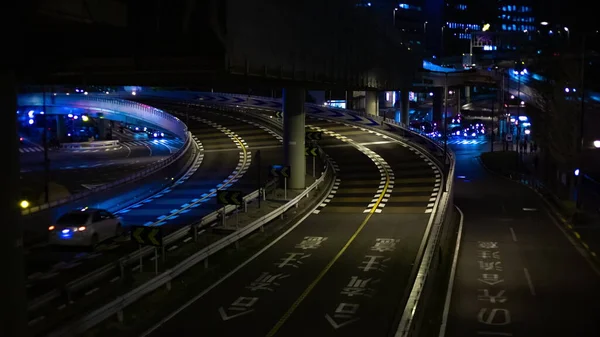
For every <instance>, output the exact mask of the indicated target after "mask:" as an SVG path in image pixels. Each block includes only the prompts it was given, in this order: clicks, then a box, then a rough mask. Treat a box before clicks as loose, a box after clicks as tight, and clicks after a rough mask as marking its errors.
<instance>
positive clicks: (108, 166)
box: [20, 139, 183, 201]
mask: <svg viewBox="0 0 600 337" xmlns="http://www.w3.org/2000/svg"><path fill="white" fill-rule="evenodd" d="M182 145H183V143H182V142H181V141H180V140H178V139H160V140H148V141H145V140H139V141H126V142H123V143H121V146H120V147H119V148H116V149H101V150H85V151H69V152H66V151H54V150H52V151H49V152H48V159H49V160H50V167H49V168H50V172H49V174H50V177H49V178H50V179H49V180H50V181H51V182H52V183H54V184H58V185H60V186H63V187H64V190H65V191H66V192H67V193H70V194H75V193H78V192H81V191H84V190H86V189H91V188H94V187H96V186H98V185H102V184H106V183H110V182H113V181H115V180H118V179H121V178H124V177H126V176H128V175H131V174H134V173H135V172H137V171H139V170H142V169H144V168H145V167H147V166H148V165H150V164H152V163H154V162H156V161H158V160H161V159H164V158H167V157H168V156H170V155H171V154H172V153H174V152H175V151H177V149H178V148H180V147H181V146H182ZM29 148H31V147H24V148H21V150H24V149H29ZM36 149H37V150H38V151H35V152H33V151H29V152H21V156H20V160H21V181H22V186H23V192H24V194H25V195H27V196H28V197H29V198H31V200H32V201H35V200H36V199H37V197H38V196H39V195H41V194H42V193H43V188H44V181H45V177H44V165H43V162H44V153H43V148H41V147H39V148H37V147H36ZM63 193H64V192H63ZM62 197H64V196H56V198H62ZM51 198H54V197H53V196H51Z"/></svg>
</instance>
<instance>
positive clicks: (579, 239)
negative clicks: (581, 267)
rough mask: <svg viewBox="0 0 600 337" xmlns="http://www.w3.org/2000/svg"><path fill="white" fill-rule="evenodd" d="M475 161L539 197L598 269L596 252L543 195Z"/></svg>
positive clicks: (598, 261) (598, 262)
mask: <svg viewBox="0 0 600 337" xmlns="http://www.w3.org/2000/svg"><path fill="white" fill-rule="evenodd" d="M477 161H478V162H479V164H480V165H481V167H483V169H484V170H486V171H487V172H488V173H490V174H492V175H494V176H497V177H500V178H503V179H505V180H508V181H511V182H514V183H517V184H519V185H521V186H525V187H527V188H529V189H530V190H532V191H533V192H535V194H537V195H538V197H540V199H542V201H544V204H545V206H546V210H547V211H548V213H549V214H550V215H551V216H552V218H554V220H556V221H557V222H558V223H559V224H560V225H562V227H561V228H562V229H563V230H565V234H567V235H568V236H569V237H570V238H571V239H573V241H574V242H577V243H578V244H579V245H580V246H581V248H584V250H585V252H586V253H587V254H589V255H590V256H591V260H592V261H593V262H594V264H595V265H596V266H597V267H600V260H599V259H598V255H597V254H596V252H594V251H593V250H592V249H591V248H590V246H589V245H588V244H587V243H585V241H584V240H583V238H582V237H581V234H579V233H578V232H577V231H576V230H575V228H574V227H573V224H572V223H571V222H570V221H568V220H567V219H566V218H565V217H564V216H563V215H562V214H561V213H560V211H559V210H557V209H556V207H555V206H554V205H552V204H551V203H550V202H548V200H547V199H546V198H545V197H544V195H543V194H541V193H540V192H538V191H537V190H536V189H534V188H532V187H531V186H529V185H525V184H523V183H521V182H520V181H517V180H513V179H510V178H508V177H505V176H503V175H501V174H499V173H497V172H495V171H493V170H492V169H490V168H489V167H487V166H486V165H485V164H484V163H483V160H481V156H477Z"/></svg>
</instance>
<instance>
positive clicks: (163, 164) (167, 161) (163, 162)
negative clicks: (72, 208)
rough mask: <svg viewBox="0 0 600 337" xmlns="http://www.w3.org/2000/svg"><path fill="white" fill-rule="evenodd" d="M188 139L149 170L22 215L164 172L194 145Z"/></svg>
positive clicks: (25, 211) (190, 139)
mask: <svg viewBox="0 0 600 337" xmlns="http://www.w3.org/2000/svg"><path fill="white" fill-rule="evenodd" d="M186 138H187V139H186V142H185V144H184V146H182V147H181V148H180V149H179V150H178V151H177V152H175V153H174V154H172V155H171V156H169V157H167V158H164V159H161V160H159V161H157V162H155V163H154V164H152V165H151V166H150V167H149V168H147V169H145V170H142V171H138V172H136V173H134V174H132V175H129V176H127V177H124V178H122V179H119V180H117V181H113V182H112V183H108V184H104V185H101V186H98V187H96V188H93V189H91V190H88V191H84V192H81V193H77V194H74V195H71V196H69V197H67V198H62V199H59V200H55V201H52V202H49V203H46V204H43V205H39V206H34V207H30V208H27V209H24V210H22V211H21V215H23V216H25V215H29V214H33V213H36V212H39V211H43V210H46V209H48V208H52V207H55V206H59V205H63V204H66V203H69V202H73V201H76V200H79V199H83V198H86V197H89V196H90V195H91V194H93V193H96V192H100V191H105V190H108V189H111V188H114V187H116V186H119V185H122V184H126V183H131V182H134V181H136V180H139V179H141V178H144V177H146V176H148V175H150V174H152V173H154V172H157V171H159V170H162V169H163V168H165V167H167V166H169V165H171V164H172V163H173V162H175V161H177V160H178V159H179V158H181V157H182V156H183V155H184V154H185V153H186V152H187V151H188V150H189V149H190V145H191V143H192V138H191V134H190V135H188V137H186Z"/></svg>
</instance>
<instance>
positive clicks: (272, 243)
mask: <svg viewBox="0 0 600 337" xmlns="http://www.w3.org/2000/svg"><path fill="white" fill-rule="evenodd" d="M333 186H334V185H333V184H331V188H329V191H328V192H327V193H325V194H324V197H323V198H322V199H321V200H319V202H317V203H316V206H315V207H313V208H312V209H311V210H309V211H308V212H307V213H306V215H304V216H303V217H302V218H300V220H298V221H297V222H296V223H295V224H294V225H292V227H290V228H289V229H288V230H286V231H285V232H283V233H282V234H281V235H280V236H278V237H277V238H275V239H274V240H273V241H271V242H270V243H269V244H268V245H266V246H265V247H263V248H262V249H261V250H259V251H258V252H256V254H254V255H252V256H251V257H250V258H248V259H247V260H246V261H244V262H242V263H241V264H240V265H239V266H237V267H235V269H233V270H232V271H230V272H229V273H227V275H225V276H223V277H222V278H220V279H219V280H218V281H217V282H215V283H214V284H212V285H211V286H210V287H208V288H206V289H204V290H203V291H202V292H201V293H200V294H198V295H196V296H194V297H193V298H192V299H191V300H189V301H188V302H186V303H185V304H184V305H182V306H181V307H179V308H178V309H176V310H175V311H174V312H172V313H171V314H169V315H167V316H166V317H164V318H163V319H161V320H160V322H158V323H156V324H155V325H153V326H152V327H151V328H150V329H148V330H146V331H144V332H143V333H142V334H141V335H140V337H145V336H148V335H149V334H151V333H152V332H154V331H155V330H156V329H158V328H159V327H160V326H161V325H163V324H165V323H166V322H168V321H169V320H171V318H173V317H175V316H177V315H178V314H179V313H180V312H182V311H183V310H185V309H186V308H187V307H189V306H190V305H192V304H194V302H196V301H197V300H199V299H200V298H202V297H203V296H204V295H206V294H208V293H209V292H210V291H211V290H213V289H214V288H216V287H217V286H219V285H220V284H221V283H223V282H224V281H225V280H227V279H228V278H230V277H231V276H232V275H234V274H235V273H237V272H238V271H239V270H240V269H242V268H244V267H245V266H246V265H247V264H249V263H250V262H252V261H253V260H254V259H256V258H257V257H259V256H260V255H262V254H263V253H264V252H266V251H267V250H268V249H269V248H271V247H272V246H273V245H275V244H276V243H277V242H279V241H280V240H281V239H283V238H284V237H286V236H287V235H288V234H289V233H291V232H292V231H293V230H294V229H296V227H298V226H300V225H301V224H302V223H303V222H304V220H306V219H307V218H308V217H309V216H311V215H313V212H314V211H315V210H316V209H317V208H319V207H321V204H322V203H323V200H325V199H326V198H327V197H328V196H329V194H330V193H331V190H332V189H333Z"/></svg>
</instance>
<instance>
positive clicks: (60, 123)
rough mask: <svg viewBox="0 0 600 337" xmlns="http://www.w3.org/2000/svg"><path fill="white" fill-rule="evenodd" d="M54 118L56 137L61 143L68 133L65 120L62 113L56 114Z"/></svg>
mask: <svg viewBox="0 0 600 337" xmlns="http://www.w3.org/2000/svg"><path fill="white" fill-rule="evenodd" d="M52 97H54V96H52ZM54 118H56V139H58V141H59V142H61V143H62V142H63V141H65V140H66V139H67V133H69V131H68V130H67V121H66V120H65V116H63V115H56V116H55V117H54Z"/></svg>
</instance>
